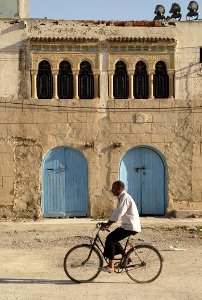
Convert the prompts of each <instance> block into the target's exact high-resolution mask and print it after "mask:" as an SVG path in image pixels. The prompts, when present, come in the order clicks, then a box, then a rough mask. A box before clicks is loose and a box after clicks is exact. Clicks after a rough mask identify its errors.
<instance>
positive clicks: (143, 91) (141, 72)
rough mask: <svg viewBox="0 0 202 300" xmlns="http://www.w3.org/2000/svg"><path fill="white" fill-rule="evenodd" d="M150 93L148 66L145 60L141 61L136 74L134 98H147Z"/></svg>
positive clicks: (136, 68) (138, 63) (137, 65)
mask: <svg viewBox="0 0 202 300" xmlns="http://www.w3.org/2000/svg"><path fill="white" fill-rule="evenodd" d="M148 95H149V81H148V74H147V67H146V64H145V63H144V62H143V61H139V62H137V64H136V67H135V74H134V98H136V99H147V98H148Z"/></svg>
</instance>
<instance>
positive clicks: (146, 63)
mask: <svg viewBox="0 0 202 300" xmlns="http://www.w3.org/2000/svg"><path fill="white" fill-rule="evenodd" d="M139 61H142V62H143V63H145V65H146V69H147V71H148V70H149V69H150V64H149V61H148V60H147V59H145V58H144V57H139V58H138V59H135V61H134V65H133V69H135V67H136V65H137V63H138V62H139Z"/></svg>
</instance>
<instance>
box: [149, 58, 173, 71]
mask: <svg viewBox="0 0 202 300" xmlns="http://www.w3.org/2000/svg"><path fill="white" fill-rule="evenodd" d="M159 61H162V62H164V63H165V65H166V70H167V71H168V70H169V69H170V60H169V59H165V58H159V57H158V58H157V59H156V60H154V61H153V62H152V70H154V71H155V68H156V64H157V63H158V62H159Z"/></svg>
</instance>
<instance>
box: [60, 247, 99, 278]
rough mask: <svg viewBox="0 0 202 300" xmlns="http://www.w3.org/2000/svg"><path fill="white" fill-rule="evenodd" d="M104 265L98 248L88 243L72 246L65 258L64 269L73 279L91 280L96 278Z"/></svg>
mask: <svg viewBox="0 0 202 300" xmlns="http://www.w3.org/2000/svg"><path fill="white" fill-rule="evenodd" d="M102 266H103V260H102V257H101V255H100V253H99V251H98V250H97V249H95V248H94V247H93V246H91V245H88V244H82V245H78V246H75V247H73V248H71V249H70V250H69V251H68V252H67V254H66V255H65V258H64V271H65V273H66V275H67V276H68V277H69V278H70V279H71V280H73V281H75V282H78V283H81V282H90V281H92V280H93V279H95V278H96V277H97V276H98V275H99V273H100V271H101V269H102Z"/></svg>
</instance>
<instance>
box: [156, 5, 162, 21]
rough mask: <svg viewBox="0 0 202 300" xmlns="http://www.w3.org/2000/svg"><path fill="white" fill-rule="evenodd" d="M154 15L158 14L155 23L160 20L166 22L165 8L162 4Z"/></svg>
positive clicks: (157, 7)
mask: <svg viewBox="0 0 202 300" xmlns="http://www.w3.org/2000/svg"><path fill="white" fill-rule="evenodd" d="M154 13H155V14H156V16H155V17H154V21H158V20H164V19H165V16H164V14H165V7H164V6H163V5H161V4H159V5H157V6H156V8H155V11H154Z"/></svg>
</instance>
